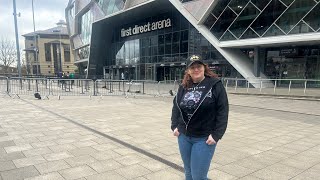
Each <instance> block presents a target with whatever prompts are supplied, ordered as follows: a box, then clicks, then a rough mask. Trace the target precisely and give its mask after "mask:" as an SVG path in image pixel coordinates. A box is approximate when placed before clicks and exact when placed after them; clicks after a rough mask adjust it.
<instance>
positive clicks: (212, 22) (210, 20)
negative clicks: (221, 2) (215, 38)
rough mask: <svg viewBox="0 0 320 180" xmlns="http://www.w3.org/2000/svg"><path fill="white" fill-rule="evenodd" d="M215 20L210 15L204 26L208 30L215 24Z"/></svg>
mask: <svg viewBox="0 0 320 180" xmlns="http://www.w3.org/2000/svg"><path fill="white" fill-rule="evenodd" d="M216 20H217V19H216V18H215V17H214V16H213V15H212V14H211V13H210V14H209V16H208V18H207V19H206V21H205V22H204V25H205V26H206V27H207V28H208V29H210V28H211V26H212V25H213V24H214V23H215V22H216Z"/></svg>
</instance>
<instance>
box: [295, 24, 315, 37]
mask: <svg viewBox="0 0 320 180" xmlns="http://www.w3.org/2000/svg"><path fill="white" fill-rule="evenodd" d="M309 32H314V31H313V30H312V29H311V28H310V27H309V26H308V25H306V24H305V23H304V22H300V23H299V24H298V25H297V26H296V27H294V28H293V29H292V30H291V31H290V33H289V34H300V33H309Z"/></svg>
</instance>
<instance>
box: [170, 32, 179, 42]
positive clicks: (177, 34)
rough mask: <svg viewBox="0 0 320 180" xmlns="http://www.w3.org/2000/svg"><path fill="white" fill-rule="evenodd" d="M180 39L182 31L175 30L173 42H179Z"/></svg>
mask: <svg viewBox="0 0 320 180" xmlns="http://www.w3.org/2000/svg"><path fill="white" fill-rule="evenodd" d="M179 41H180V32H174V33H173V35H172V42H179Z"/></svg>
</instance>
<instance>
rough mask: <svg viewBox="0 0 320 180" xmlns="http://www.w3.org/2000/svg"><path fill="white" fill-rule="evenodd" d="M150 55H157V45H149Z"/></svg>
mask: <svg viewBox="0 0 320 180" xmlns="http://www.w3.org/2000/svg"><path fill="white" fill-rule="evenodd" d="M151 55H152V56H154V55H158V47H157V46H153V47H151Z"/></svg>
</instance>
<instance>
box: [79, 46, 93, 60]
mask: <svg viewBox="0 0 320 180" xmlns="http://www.w3.org/2000/svg"><path fill="white" fill-rule="evenodd" d="M89 51H90V46H86V47H83V48H81V49H78V50H77V54H78V56H79V59H87V58H89Z"/></svg>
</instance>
